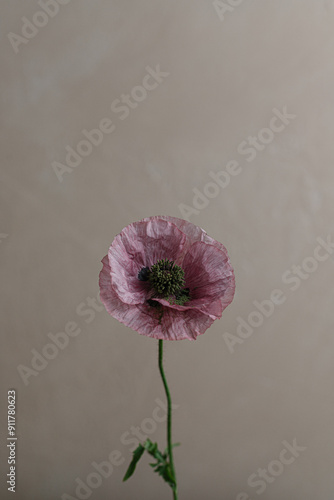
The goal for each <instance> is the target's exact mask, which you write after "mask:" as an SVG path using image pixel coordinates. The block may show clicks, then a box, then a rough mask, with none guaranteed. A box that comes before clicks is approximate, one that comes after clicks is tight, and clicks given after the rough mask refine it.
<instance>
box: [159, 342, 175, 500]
mask: <svg viewBox="0 0 334 500" xmlns="http://www.w3.org/2000/svg"><path fill="white" fill-rule="evenodd" d="M162 357H163V340H159V370H160V374H161V378H162V382H163V384H164V388H165V391H166V397H167V406H168V412H167V447H168V456H169V464H170V468H171V472H172V474H173V477H174V478H175V486H174V487H173V488H172V489H173V499H174V500H178V498H177V485H176V475H175V469H174V460H173V448H172V398H171V397H170V392H169V388H168V385H167V380H166V376H165V372H164V369H163V366H162Z"/></svg>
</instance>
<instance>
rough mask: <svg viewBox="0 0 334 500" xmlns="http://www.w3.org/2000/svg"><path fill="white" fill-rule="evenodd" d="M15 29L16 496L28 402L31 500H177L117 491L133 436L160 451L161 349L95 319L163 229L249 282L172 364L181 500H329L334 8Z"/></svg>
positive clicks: (6, 192) (141, 475) (11, 277)
mask: <svg viewBox="0 0 334 500" xmlns="http://www.w3.org/2000/svg"><path fill="white" fill-rule="evenodd" d="M42 6H43V7H42ZM1 9H2V16H1V47H2V50H1V80H2V101H1V107H2V133H1V137H0V141H1V156H2V164H3V182H2V203H3V205H2V206H3V208H2V210H1V225H0V233H1V234H0V253H1V264H2V265H1V302H2V306H3V314H2V318H1V322H2V331H3V336H4V346H3V347H2V349H1V353H2V354H1V356H2V362H1V371H2V374H1V375H2V376H1V385H2V397H1V398H2V399H1V407H2V411H1V429H2V431H3V432H2V434H1V435H2V440H1V443H2V444H1V460H2V461H1V470H2V471H3V472H2V479H1V481H2V483H1V489H2V491H1V494H0V496H1V498H12V496H11V495H12V494H11V493H9V492H7V489H6V488H7V487H6V484H5V474H6V473H7V471H8V465H7V455H8V448H6V442H5V437H6V397H7V396H6V394H7V390H8V389H11V388H15V389H16V391H17V405H18V411H17V436H18V444H17V459H18V463H17V475H18V477H17V490H18V491H17V493H16V496H15V498H16V499H17V500H45V499H50V500H54V499H61V498H62V499H63V500H66V499H67V500H68V499H69V498H71V499H72V500H73V498H77V499H80V498H84V496H85V495H86V498H91V499H92V500H95V499H96V500H104V499H110V498H114V499H117V500H130V499H131V500H132V499H143V498H145V499H147V500H153V499H157V498H159V499H162V500H163V499H169V498H171V494H170V491H169V488H168V487H167V486H165V485H164V484H163V482H162V481H161V479H160V478H158V477H156V476H155V475H154V474H153V473H152V471H151V468H150V467H148V465H147V463H148V462H149V459H148V458H146V457H145V458H144V459H143V463H140V464H139V466H138V470H137V472H136V474H135V475H134V477H133V478H132V479H131V480H129V482H127V483H124V484H122V482H121V480H122V477H123V475H124V472H125V468H126V466H127V463H128V462H129V459H130V456H131V452H130V449H131V444H132V443H133V441H132V442H131V441H129V439H130V436H131V434H132V432H133V431H132V430H131V427H132V426H142V427H143V428H144V429H145V428H146V429H149V430H150V432H151V430H152V429H153V431H154V432H151V434H150V438H151V439H152V440H158V441H159V443H161V445H162V446H164V444H165V426H164V424H163V423H158V424H156V425H155V424H154V419H153V417H154V415H157V412H158V410H156V408H157V407H159V404H160V407H161V402H162V405H163V404H164V402H165V396H164V392H163V387H162V384H161V380H160V378H159V376H158V369H157V341H155V340H152V339H148V338H145V337H143V336H139V335H138V334H137V333H135V332H133V331H132V330H130V329H128V328H127V327H125V326H123V325H121V324H120V323H118V322H117V321H116V320H114V319H113V318H111V317H110V316H109V315H108V314H107V313H106V312H105V310H104V309H103V310H102V308H101V306H100V305H99V303H97V302H95V298H96V297H97V295H98V274H99V272H100V269H101V263H100V260H101V258H102V257H103V256H104V255H105V253H106V251H107V248H108V246H109V244H110V243H111V241H112V239H113V237H114V236H115V235H116V234H117V233H119V232H120V231H121V229H122V228H123V227H124V226H126V225H127V224H129V223H130V222H132V221H136V220H139V219H141V218H143V217H147V216H150V215H158V214H168V215H173V216H176V217H181V218H189V220H190V221H191V222H193V223H194V224H197V225H199V226H201V227H203V228H204V229H205V230H206V231H207V232H208V233H209V234H210V235H211V236H213V237H214V238H215V239H217V240H219V241H221V242H222V243H223V244H224V245H225V246H226V247H227V248H228V251H229V254H230V257H231V261H232V264H233V266H234V268H235V273H236V280H237V293H236V296H235V299H234V301H233V303H232V304H231V306H229V307H228V309H227V310H226V311H225V312H224V314H223V317H222V319H221V320H220V321H217V322H215V323H214V325H213V326H212V327H211V328H210V330H208V331H207V332H206V334H205V335H203V336H201V337H199V338H198V340H197V341H196V342H189V341H182V342H170V343H167V344H166V346H165V366H166V371H167V376H168V380H169V383H170V388H171V392H172V395H173V400H174V402H175V404H176V405H178V407H177V408H176V409H175V410H174V439H175V440H177V441H182V446H181V447H179V448H177V449H176V450H175V461H176V468H177V474H178V478H179V493H180V500H200V499H202V498H207V499H210V500H222V499H224V500H254V498H258V497H261V498H263V499H265V500H282V499H303V500H314V499H317V500H331V499H332V498H333V494H334V479H333V473H332V471H333V467H334V453H333V452H334V436H333V413H334V399H333V388H332V387H333V376H334V364H333V355H334V339H333V298H334V292H333V286H332V277H333V266H334V263H333V260H334V248H333V244H332V241H333V240H334V232H333V194H334V184H333V181H334V172H333V153H334V151H333V132H334V126H333V104H334V99H333V85H334V66H333V60H334V57H333V56H334V29H333V28H334V1H333V0H279V1H278V0H277V1H275V0H272V1H270V2H269V1H267V0H253V1H242V0H225V2H212V1H211V0H206V1H203V0H183V1H182V2H179V1H174V0H163V1H162V0H141V1H135V0H94V1H89V0H80V1H79V0H71V1H70V0H62V1H61V0H58V2H57V3H55V0H40V1H39V2H37V1H35V0H24V1H23V0H21V1H20V0H11V1H10V2H4V1H2V2H1ZM36 25H37V26H36ZM152 73H153V76H152ZM149 74H151V76H150V77H149V76H147V75H149ZM143 85H145V86H146V89H145V87H143ZM127 95H130V97H129V98H128V97H127ZM128 99H129V100H128ZM122 100H123V101H124V102H123V103H122V102H121V101H122ZM98 127H99V128H100V130H101V132H99V133H96V132H95V134H93V135H91V136H90V142H87V137H85V134H86V135H89V132H90V131H91V130H92V129H96V128H98ZM84 130H86V132H83V131H84ZM83 140H86V142H82V141H83ZM92 142H93V143H94V144H92ZM73 151H76V153H73ZM332 238H333V240H332ZM270 299H271V300H273V301H276V303H275V304H274V303H273V302H272V301H271V302H270V303H269V302H265V303H264V304H262V306H261V305H260V304H261V303H263V301H264V300H270ZM264 305H265V306H266V307H267V311H268V312H266V314H265V313H264V312H262V313H261V312H259V308H260V309H261V307H264ZM256 311H257V313H256ZM266 315H267V316H266ZM241 324H242V325H243V326H240V325H241ZM247 325H248V326H247ZM65 329H66V331H67V333H69V334H70V337H69V336H68V335H66V336H65V335H63V336H61V337H62V338H63V343H64V344H65V343H66V339H67V341H68V343H67V345H63V346H62V347H63V348H60V347H59V348H58V349H57V348H55V347H46V345H47V344H50V343H51V345H53V346H54V345H55V344H54V341H52V335H55V334H57V333H59V332H64V330H65ZM50 334H51V335H50ZM228 334H230V335H228ZM59 337H60V336H59ZM53 338H54V337H53ZM32 350H36V351H37V352H38V353H39V354H41V353H43V352H44V353H47V356H49V359H48V360H46V361H44V362H43V360H41V359H39V361H36V360H35V361H34V360H33V358H34V356H35V355H36V351H33V352H32ZM51 357H52V358H53V359H50V358H51ZM38 362H39V366H38V370H36V363H38ZM20 365H21V368H18V367H19V366H20ZM33 366H34V367H35V369H33ZM24 367H25V368H24ZM163 412H164V410H163V408H162V409H161V410H160V412H159V415H160V416H161V415H163ZM147 419H153V425H152V420H151V421H148V420H147ZM150 425H151V428H149V426H150ZM154 427H156V429H154ZM132 437H133V436H132ZM296 445H297V448H296ZM289 447H290V448H291V447H295V448H294V450H293V451H291V450H290V451H289ZM284 449H286V450H288V451H286V452H285V451H284ZM115 450H118V453H117V451H115ZM105 460H112V461H114V468H113V472H112V474H111V475H110V476H109V477H108V478H102V479H99V478H100V476H89V475H90V474H91V473H92V472H94V471H95V469H94V465H92V464H93V463H94V462H96V463H100V462H101V461H105ZM123 460H124V463H122V464H121V465H119V463H120V462H122V461H123ZM263 470H265V472H263ZM88 476H89V478H88V479H87V477H88ZM260 476H262V477H260ZM94 477H95V480H96V481H97V484H99V485H98V487H96V488H92V492H91V493H90V490H86V493H85V494H84V487H82V489H81V490H77V492H76V491H75V490H76V486H77V484H79V483H78V481H79V482H80V480H81V481H83V482H84V483H85V484H87V480H88V481H94ZM92 478H93V479H92ZM100 483H101V484H100ZM81 484H82V483H81ZM65 494H67V495H69V496H66V495H65Z"/></svg>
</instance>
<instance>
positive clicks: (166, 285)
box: [138, 259, 190, 306]
mask: <svg viewBox="0 0 334 500" xmlns="http://www.w3.org/2000/svg"><path fill="white" fill-rule="evenodd" d="M138 279H139V280H140V281H149V282H150V284H151V286H152V289H153V291H154V295H153V297H154V296H155V297H160V298H163V299H167V300H168V301H169V302H170V303H171V304H178V305H181V306H182V305H183V304H185V303H186V302H188V301H189V300H190V293H189V288H184V285H185V279H184V270H183V269H182V268H181V267H180V266H177V265H176V264H174V262H173V261H171V260H168V259H162V260H158V262H156V264H154V265H153V266H152V267H151V269H150V268H149V267H143V268H142V269H141V270H140V271H139V273H138ZM152 302H155V301H153V300H149V301H148V303H149V305H152V306H153V304H152Z"/></svg>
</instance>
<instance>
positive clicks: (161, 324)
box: [99, 216, 235, 340]
mask: <svg viewBox="0 0 334 500" xmlns="http://www.w3.org/2000/svg"><path fill="white" fill-rule="evenodd" d="M102 264H103V268H102V271H101V272H100V279H99V284H100V297H101V301H102V303H103V304H104V306H105V308H106V310H107V311H108V313H109V314H110V315H111V316H113V317H114V318H116V319H118V321H120V322H121V323H124V324H125V325H127V326H128V327H130V328H132V329H133V330H135V331H137V332H138V333H139V334H141V335H146V336H147V337H153V338H156V339H161V340H183V339H189V340H195V339H196V337H197V336H198V335H201V334H203V333H204V332H205V331H206V330H207V328H209V326H210V325H211V324H212V323H213V322H214V321H215V320H216V319H219V318H220V317H221V315H222V312H223V310H224V309H225V308H226V307H227V306H228V305H229V304H230V303H231V302H232V300H233V296H234V291H235V278H234V272H233V269H232V266H231V263H230V259H229V256H228V254H227V250H226V248H225V247H224V245H222V244H221V243H219V242H218V241H216V240H214V239H213V238H211V237H210V236H209V235H208V234H207V233H206V232H205V231H204V230H203V229H202V228H200V227H198V226H195V225H194V224H192V223H190V222H187V221H185V220H182V219H178V218H176V217H169V216H154V217H148V218H145V219H142V220H141V221H139V222H134V223H132V224H130V225H129V226H127V227H125V228H124V229H123V230H122V231H121V232H120V233H119V234H118V235H117V236H116V237H115V238H114V240H113V242H112V244H111V246H110V248H109V251H108V254H107V255H106V256H105V257H104V258H103V259H102Z"/></svg>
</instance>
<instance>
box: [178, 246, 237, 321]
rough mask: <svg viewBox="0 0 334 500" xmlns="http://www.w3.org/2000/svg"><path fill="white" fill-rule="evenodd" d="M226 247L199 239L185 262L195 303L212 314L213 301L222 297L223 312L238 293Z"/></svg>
mask: <svg viewBox="0 0 334 500" xmlns="http://www.w3.org/2000/svg"><path fill="white" fill-rule="evenodd" d="M223 248H224V249H219V248H218V247H217V246H214V245H210V244H207V243H203V242H196V243H194V244H193V245H192V246H191V247H190V249H189V250H188V252H187V253H186V255H185V257H184V260H183V263H182V267H183V269H184V272H185V281H186V287H189V288H190V294H191V297H192V298H191V304H192V305H193V307H198V308H199V309H200V310H201V311H202V312H206V311H207V313H209V314H210V309H211V308H210V304H211V303H213V302H214V301H216V300H219V301H220V302H221V305H222V310H221V312H222V311H223V310H224V309H225V308H226V307H227V306H228V305H229V304H230V303H231V302H232V300H233V297H234V292H235V277H234V272H233V269H232V266H231V263H230V260H229V257H228V255H227V251H226V249H225V247H223ZM220 315H221V313H220ZM218 317H220V316H218Z"/></svg>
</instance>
